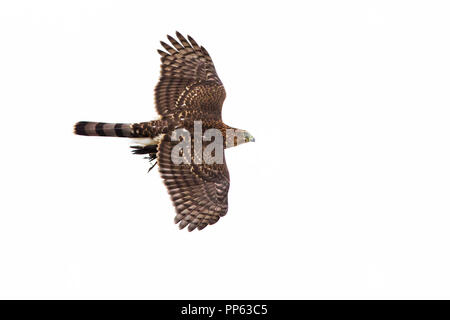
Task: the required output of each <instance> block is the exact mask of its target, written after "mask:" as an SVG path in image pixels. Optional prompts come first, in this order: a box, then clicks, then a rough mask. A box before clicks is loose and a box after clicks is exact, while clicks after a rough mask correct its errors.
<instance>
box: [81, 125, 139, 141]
mask: <svg viewBox="0 0 450 320" xmlns="http://www.w3.org/2000/svg"><path fill="white" fill-rule="evenodd" d="M74 133H75V134H78V135H81V136H104V137H126V138H132V137H135V135H134V134H133V124H131V123H104V122H90V121H80V122H77V123H76V124H75V126H74Z"/></svg>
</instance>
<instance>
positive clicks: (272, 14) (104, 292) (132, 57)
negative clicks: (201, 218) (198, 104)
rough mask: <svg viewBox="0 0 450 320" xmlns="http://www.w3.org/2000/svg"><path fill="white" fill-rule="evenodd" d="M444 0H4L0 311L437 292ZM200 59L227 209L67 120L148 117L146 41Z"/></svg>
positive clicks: (447, 129) (151, 58)
mask: <svg viewBox="0 0 450 320" xmlns="http://www.w3.org/2000/svg"><path fill="white" fill-rule="evenodd" d="M449 16H450V8H449V5H448V2H446V1H441V2H439V1H339V2H338V1H292V2H288V1H270V2H265V1H254V2H250V1H237V2H232V1H226V2H224V1H220V2H213V1H173V0H172V1H28V2H25V1H2V2H1V3H0V110H1V111H0V117H1V118H0V119H1V136H0V139H1V157H0V161H1V166H0V179H1V180H0V187H1V201H0V259H1V261H0V298H42V299H47V298H60V299H66V298H76V299H78V298H86V299H94V298H95V299H96V298H104V299H108V298H126V299H127V298H137V299H141V298H142V299H144V298H145V299H163V298H164V299H171V298H186V299H190V298H194V299H195V298H203V299H205V298H206V299H215V298H236V299H240V298H254V299H259V298H274V299H278V298H289V299H291V298H292V299H293V298H296V299H301V298H306V299H313V298H325V299H327V298H341V299H348V298H359V299H366V298H387V299H390V298H450V272H449V270H450V256H449V245H450V232H449V229H450V197H449V195H450V169H449V167H450V151H449V140H450V126H449V124H450V111H449V110H450V109H449V107H450V94H449V86H450V45H449V33H450V19H449ZM176 30H179V31H180V32H182V33H184V34H186V33H188V34H190V35H192V36H193V37H194V38H195V39H196V40H197V42H199V43H200V44H202V45H204V46H205V47H206V48H207V49H208V51H209V52H210V53H211V56H212V58H213V60H214V62H215V65H216V69H217V71H218V73H219V76H220V77H221V79H222V81H223V83H224V84H225V86H226V89H227V99H226V101H225V105H224V110H223V118H224V120H225V122H227V123H228V124H230V125H233V126H235V127H239V128H242V129H246V130H248V131H250V132H251V133H252V134H253V135H254V136H255V137H256V143H252V144H246V145H243V146H239V147H238V148H234V149H231V150H228V151H227V152H226V157H227V162H228V167H229V171H230V174H231V189H230V193H229V212H228V214H227V216H225V217H224V218H222V219H221V220H220V221H219V222H218V223H217V224H216V225H214V226H210V227H207V228H206V229H205V230H203V231H201V232H198V231H195V232H192V233H188V232H187V231H186V230H183V231H179V230H178V228H177V226H176V225H174V224H173V218H174V215H175V213H174V209H173V207H172V204H171V202H170V199H169V196H168V195H167V192H166V189H165V187H164V185H163V184H162V181H161V179H160V177H159V174H158V171H157V170H154V171H152V172H151V173H150V174H147V173H146V171H147V168H148V163H147V161H146V160H143V159H142V157H139V156H133V155H132V154H131V153H130V151H129V150H128V145H129V142H128V141H126V140H124V139H112V138H91V137H80V136H75V135H73V133H72V125H73V124H74V123H75V122H76V121H79V120H93V121H105V122H135V121H147V120H151V119H154V118H156V117H157V114H156V111H155V109H154V105H153V88H154V86H155V84H156V82H157V80H158V77H159V55H158V54H157V53H156V49H157V48H159V40H162V39H164V37H165V35H166V34H167V33H170V34H172V35H173V34H174V32H175V31H176Z"/></svg>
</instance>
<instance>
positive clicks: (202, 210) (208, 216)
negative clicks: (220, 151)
mask: <svg viewBox="0 0 450 320" xmlns="http://www.w3.org/2000/svg"><path fill="white" fill-rule="evenodd" d="M176 144H178V141H171V139H170V135H169V134H166V135H165V136H164V137H163V138H162V140H161V143H160V144H159V150H158V164H159V171H160V173H161V177H162V178H163V180H164V184H165V185H166V187H167V189H168V191H169V194H170V197H171V198H172V202H173V204H174V206H175V209H176V212H177V215H176V217H175V223H180V224H179V227H180V229H183V228H184V227H186V226H188V230H189V231H192V230H194V229H196V228H197V229H199V230H202V229H203V228H205V227H206V226H207V225H210V224H214V223H216V222H217V221H218V220H219V218H220V217H222V216H224V215H225V214H226V213H227V211H228V189H229V187H230V175H229V173H228V169H227V165H226V163H225V158H224V162H223V164H216V163H214V164H198V165H197V164H194V161H193V159H192V161H191V164H185V163H182V164H175V163H173V161H172V158H171V154H172V149H173V147H174V146H175V145H176ZM193 157H194V155H192V158H193Z"/></svg>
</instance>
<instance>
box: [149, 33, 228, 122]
mask: <svg viewBox="0 0 450 320" xmlns="http://www.w3.org/2000/svg"><path fill="white" fill-rule="evenodd" d="M176 35H177V38H178V40H179V42H178V41H177V40H175V39H174V38H172V37H171V36H167V38H168V39H169V41H170V43H171V44H172V45H173V47H172V46H170V45H168V44H167V43H165V42H162V41H161V45H162V46H163V47H164V49H165V50H167V52H164V51H162V50H158V52H159V54H160V55H161V76H160V79H159V82H158V84H157V85H156V88H155V104H156V110H157V111H158V113H159V114H160V115H161V116H162V117H163V118H178V119H204V118H212V119H221V113H222V104H223V101H224V100H225V95H226V94H225V89H224V87H223V85H222V82H221V81H220V79H219V76H218V75H217V73H216V69H215V68H214V64H213V62H212V60H211V57H210V56H209V54H208V52H207V51H206V49H205V48H203V47H200V46H199V45H198V44H197V43H196V42H195V40H194V39H192V38H191V37H190V36H188V39H189V41H188V40H186V38H185V37H183V35H181V34H180V33H179V32H177V33H176Z"/></svg>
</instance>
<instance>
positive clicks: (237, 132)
mask: <svg viewBox="0 0 450 320" xmlns="http://www.w3.org/2000/svg"><path fill="white" fill-rule="evenodd" d="M247 142H255V138H254V137H253V136H252V135H251V134H250V132H248V131H245V130H242V129H234V128H229V129H227V130H226V147H227V148H230V147H235V146H238V145H240V144H243V143H247Z"/></svg>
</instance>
